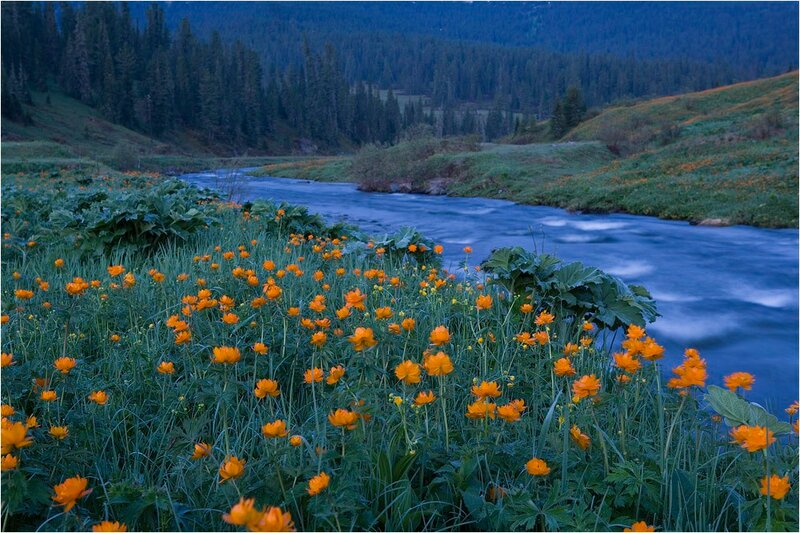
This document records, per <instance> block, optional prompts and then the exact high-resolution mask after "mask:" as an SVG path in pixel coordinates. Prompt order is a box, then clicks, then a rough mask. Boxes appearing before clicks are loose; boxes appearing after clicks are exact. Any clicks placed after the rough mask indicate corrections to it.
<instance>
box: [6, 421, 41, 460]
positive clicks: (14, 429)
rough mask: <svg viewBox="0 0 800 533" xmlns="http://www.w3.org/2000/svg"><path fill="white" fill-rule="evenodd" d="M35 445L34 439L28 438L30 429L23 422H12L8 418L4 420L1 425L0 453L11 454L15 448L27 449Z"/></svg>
mask: <svg viewBox="0 0 800 533" xmlns="http://www.w3.org/2000/svg"><path fill="white" fill-rule="evenodd" d="M31 444H33V439H32V438H30V437H29V436H28V427H27V426H26V425H25V424H23V423H22V422H12V421H11V420H9V419H8V418H3V419H2V425H0V448H1V449H0V453H2V454H3V455H5V454H7V453H11V452H12V451H13V450H14V449H15V448H25V447H26V446H30V445H31Z"/></svg>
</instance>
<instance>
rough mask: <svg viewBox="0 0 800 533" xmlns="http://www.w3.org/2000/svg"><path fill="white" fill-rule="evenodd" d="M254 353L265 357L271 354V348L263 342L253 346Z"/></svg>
mask: <svg viewBox="0 0 800 533" xmlns="http://www.w3.org/2000/svg"><path fill="white" fill-rule="evenodd" d="M253 351H254V352H256V353H257V354H259V355H264V354H266V353H267V352H269V347H268V346H267V345H266V344H264V343H263V342H257V343H255V344H254V345H253Z"/></svg>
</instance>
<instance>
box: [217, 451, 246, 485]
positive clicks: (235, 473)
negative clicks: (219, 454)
mask: <svg viewBox="0 0 800 533" xmlns="http://www.w3.org/2000/svg"><path fill="white" fill-rule="evenodd" d="M246 463H247V461H242V460H241V459H239V458H238V457H230V458H229V459H227V460H226V461H225V462H224V463H222V465H220V467H219V477H220V480H219V482H220V483H225V482H226V481H228V480H229V479H235V478H238V477H242V474H244V465H245V464H246Z"/></svg>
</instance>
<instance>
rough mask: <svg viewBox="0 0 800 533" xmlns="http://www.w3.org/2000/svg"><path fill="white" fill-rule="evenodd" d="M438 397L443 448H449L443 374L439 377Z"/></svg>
mask: <svg viewBox="0 0 800 533" xmlns="http://www.w3.org/2000/svg"><path fill="white" fill-rule="evenodd" d="M439 397H440V398H441V399H442V418H443V419H444V449H445V451H447V450H449V449H450V431H449V429H448V427H447V406H446V405H445V398H444V376H441V377H439Z"/></svg>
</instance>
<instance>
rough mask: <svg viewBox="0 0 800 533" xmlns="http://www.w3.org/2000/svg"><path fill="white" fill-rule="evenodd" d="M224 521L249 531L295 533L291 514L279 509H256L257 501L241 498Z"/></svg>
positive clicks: (223, 516) (225, 515)
mask: <svg viewBox="0 0 800 533" xmlns="http://www.w3.org/2000/svg"><path fill="white" fill-rule="evenodd" d="M222 519H223V520H224V521H225V522H227V523H228V524H231V525H234V526H244V527H246V528H247V529H248V530H249V531H295V529H294V521H292V515H291V513H289V512H288V511H287V512H283V510H281V509H280V508H279V507H264V508H262V509H261V510H258V509H256V508H255V499H253V498H250V499H245V498H240V499H239V503H237V504H235V505H234V506H233V507H231V510H230V511H228V512H227V513H225V514H223V515H222Z"/></svg>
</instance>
